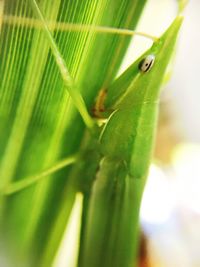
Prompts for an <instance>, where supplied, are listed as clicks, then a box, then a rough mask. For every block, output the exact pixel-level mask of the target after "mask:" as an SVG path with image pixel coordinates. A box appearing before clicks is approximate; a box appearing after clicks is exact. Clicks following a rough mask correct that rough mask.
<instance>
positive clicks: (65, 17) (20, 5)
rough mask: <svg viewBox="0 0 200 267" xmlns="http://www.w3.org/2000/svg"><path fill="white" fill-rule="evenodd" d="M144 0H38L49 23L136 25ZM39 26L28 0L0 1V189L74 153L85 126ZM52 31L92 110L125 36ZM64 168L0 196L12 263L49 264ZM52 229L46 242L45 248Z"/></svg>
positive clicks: (64, 198) (65, 202) (63, 207)
mask: <svg viewBox="0 0 200 267" xmlns="http://www.w3.org/2000/svg"><path fill="white" fill-rule="evenodd" d="M145 2H146V1H145V0H143V1H132V0H129V1H125V0H124V1H121V0H117V1H116V0H112V1H110V0H102V1H99V0H92V1H90V0H88V1H82V0H76V1H67V0H58V1H57V0H56V1H54V0H50V1H49V0H44V1H38V3H39V7H40V8H41V10H42V12H43V14H44V17H45V20H46V21H51V22H53V24H55V23H57V22H62V23H64V24H65V23H72V24H77V23H78V24H84V25H85V24H86V25H87V24H92V25H102V26H104V25H105V26H110V27H116V28H128V29H135V26H136V24H137V21H138V19H139V17H140V14H141V12H142V9H143V7H144V4H145ZM38 25H39V26H38ZM42 25H43V24H42V23H41V21H38V19H37V18H36V17H35V15H34V12H33V9H32V5H30V1H26V0H7V1H5V2H4V17H3V22H2V28H1V39H0V52H1V53H0V72H1V77H0V161H1V162H0V163H1V167H0V177H1V180H0V189H1V191H2V190H4V188H6V187H7V186H9V185H10V184H12V183H14V182H16V181H19V180H21V179H26V178H27V177H30V176H34V175H35V174H39V173H40V172H42V171H43V170H44V169H48V168H51V166H54V165H55V163H56V162H58V161H59V160H62V159H63V158H66V157H68V156H70V155H72V154H74V153H77V152H78V151H79V148H80V144H81V141H82V138H83V132H84V128H85V126H84V124H83V122H82V119H81V117H80V115H79V113H78V111H77V109H76V108H75V107H74V104H73V102H72V101H71V98H70V97H69V95H68V93H67V91H66V89H65V84H64V82H63V79H62V77H61V75H60V73H59V69H58V66H57V64H56V61H55V56H54V55H53V53H52V50H51V44H50V42H49V40H48V39H47V38H46V35H45V32H44V28H43V26H42ZM55 25H56V24H55ZM52 34H53V37H54V39H55V42H56V45H57V47H58V49H59V50H60V51H61V54H62V55H63V58H64V60H65V63H66V66H67V68H68V70H69V73H70V75H71V76H72V78H73V79H74V80H75V82H76V84H77V86H78V88H80V92H81V95H82V96H83V98H84V100H85V102H86V106H87V108H88V110H89V111H91V110H92V106H93V103H94V100H95V97H96V95H97V92H98V91H99V90H100V89H101V87H104V86H106V85H107V84H110V83H111V81H112V80H113V79H114V77H115V75H116V72H117V70H118V68H119V66H120V64H121V62H122V58H123V55H124V53H125V51H126V48H127V46H128V43H129V41H130V37H127V36H123V35H120V36H119V35H108V34H107V33H103V34H101V33H97V32H95V31H92V30H91V31H88V32H87V31H73V30H69V31H62V30H60V29H59V28H56V26H55V29H54V31H53V32H52ZM69 171H70V168H68V170H66V169H64V170H61V171H59V172H58V173H55V174H54V175H51V176H49V177H48V178H45V179H42V180H41V181H40V182H38V183H37V184H34V185H33V186H31V187H28V188H27V189H25V190H22V191H20V192H18V193H16V194H13V195H10V196H5V195H4V196H3V195H2V196H1V198H0V219H1V239H2V240H3V242H4V240H6V243H5V249H6V244H7V243H8V244H7V249H6V250H7V254H8V255H7V257H9V258H12V257H11V256H10V255H13V261H14V262H15V266H17V264H18V263H19V265H20V267H21V266H22V264H23V262H25V263H24V264H25V265H26V264H27V265H28V266H42V267H45V266H47V267H49V266H50V265H51V263H52V260H53V258H54V255H55V253H56V251H57V248H58V246H59V242H60V239H61V237H62V234H63V232H64V230H65V227H66V223H67V220H68V216H69V214H70V209H71V205H72V204H73V198H74V193H75V192H72V196H71V198H70V196H68V195H65V192H66V190H68V188H67V189H66V188H65V187H66V186H67V185H68V175H69ZM52 176H53V177H52ZM83 179H84V176H83ZM60 218H61V219H60ZM54 232H55V233H56V234H54ZM52 236H53V246H51V247H49V244H51V240H52ZM11 250H13V252H10V251H11ZM16 258H17V259H18V261H17V260H16ZM26 261H27V262H26Z"/></svg>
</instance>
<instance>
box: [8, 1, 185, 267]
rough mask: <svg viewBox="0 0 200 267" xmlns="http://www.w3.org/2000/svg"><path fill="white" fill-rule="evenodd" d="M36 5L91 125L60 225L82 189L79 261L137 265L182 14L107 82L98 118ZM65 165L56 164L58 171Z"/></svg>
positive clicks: (92, 266) (96, 265) (94, 266)
mask: <svg viewBox="0 0 200 267" xmlns="http://www.w3.org/2000/svg"><path fill="white" fill-rule="evenodd" d="M33 7H34V10H35V11H36V13H37V15H38V16H39V18H40V19H41V20H42V21H43V23H44V28H45V32H46V34H47V37H48V38H49V42H50V44H51V48H52V52H53V54H54V56H55V59H56V62H57V65H58V67H59V69H60V72H61V75H62V77H63V80H64V82H65V84H66V87H67V89H68V91H69V94H70V95H71V97H72V100H73V102H74V104H75V106H76V107H77V108H78V110H79V112H80V114H81V115H82V117H83V120H84V122H85V124H86V126H87V127H88V130H86V132H85V137H84V139H83V143H82V148H81V151H80V152H79V154H78V155H77V156H76V158H77V159H78V160H77V163H76V162H75V160H74V159H73V158H72V159H71V161H70V160H69V161H67V162H65V163H66V164H65V166H66V165H67V164H71V163H74V162H75V163H74V165H73V167H72V169H71V173H70V176H69V182H68V187H67V188H66V194H67V196H68V199H69V202H68V204H67V206H66V205H65V203H63V212H61V215H60V216H62V217H58V220H57V226H55V227H60V222H61V221H63V224H64V223H66V221H67V218H68V217H69V214H70V211H71V208H72V206H73V203H74V199H75V195H76V193H77V192H82V193H83V195H84V203H83V214H82V230H81V237H80V239H81V242H80V244H81V245H80V254H79V262H78V266H79V267H100V266H103V267H111V266H115V267H122V266H124V267H131V266H133V262H134V259H136V254H137V239H138V218H139V207H140V201H141V197H142V193H143V189H144V185H145V180H146V176H147V174H148V168H149V165H150V162H151V156H152V149H153V144H154V135H155V127H156V120H157V113H158V103H159V95H160V87H161V83H162V80H163V76H164V74H165V71H166V68H167V65H168V63H169V60H170V58H171V55H172V52H173V50H174V45H175V41H176V38H177V34H178V31H179V28H180V25H181V22H182V17H180V16H178V17H177V18H176V19H175V21H174V22H173V23H172V25H171V26H170V27H169V29H168V30H167V31H166V32H165V33H164V34H163V35H162V36H161V38H159V39H158V40H156V41H155V42H154V44H153V45H152V47H151V48H150V49H149V50H148V51H147V52H145V53H144V54H143V55H142V56H141V57H140V58H139V59H138V60H136V62H134V63H133V64H132V65H131V66H130V67H129V68H128V69H127V70H126V71H125V72H124V73H123V74H122V75H121V76H120V77H119V78H117V79H116V80H115V81H114V82H113V83H112V84H111V85H110V86H109V87H108V88H106V89H103V90H101V92H100V94H99V97H97V101H96V103H98V104H96V105H95V111H96V112H97V113H98V115H99V116H100V117H102V118H104V121H105V122H104V124H103V125H101V126H99V125H98V123H96V121H98V118H97V119H96V118H94V117H92V116H90V115H89V114H88V112H87V109H86V106H85V104H84V102H83V99H82V97H81V96H80V95H79V94H78V91H77V90H76V87H75V84H74V82H73V81H72V80H71V78H70V76H69V73H68V71H67V68H66V65H65V62H64V60H63V59H62V57H61V55H60V54H59V51H58V49H57V47H56V45H55V42H54V40H53V37H52V35H51V33H50V31H49V30H48V27H47V26H46V24H45V21H44V19H43V16H42V14H41V12H40V10H39V8H38V6H37V4H36V2H35V1H33ZM99 103H100V104H99ZM99 116H98V117H99ZM63 166H64V165H62V164H61V165H59V166H58V167H57V168H56V167H55V168H54V169H53V170H52V172H53V171H56V170H58V169H60V168H62V167H63ZM49 173H50V172H48V174H49ZM43 176H45V173H44V174H43ZM83 177H84V179H83ZM38 179H40V176H37V177H32V178H30V179H29V181H28V182H27V183H26V184H24V186H23V185H20V184H19V183H18V184H17V183H16V184H13V185H11V186H10V187H9V188H8V189H7V193H8V194H11V193H13V192H16V191H17V190H20V189H22V188H23V187H26V186H28V185H30V184H32V183H33V182H35V181H37V180H38ZM63 214H64V215H63ZM63 216H64V219H63ZM61 228H62V227H61ZM62 231H63V230H62V229H61V231H60V235H59V234H58V232H59V230H58V231H57V232H56V234H55V236H54V233H52V236H51V237H50V241H49V247H48V248H47V252H46V254H48V253H49V251H48V250H51V249H52V247H53V243H55V242H59V239H60V238H61V235H62ZM55 239H57V241H55ZM51 241H52V242H51ZM102 255H103V257H102Z"/></svg>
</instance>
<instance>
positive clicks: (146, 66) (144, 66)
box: [139, 55, 155, 72]
mask: <svg viewBox="0 0 200 267" xmlns="http://www.w3.org/2000/svg"><path fill="white" fill-rule="evenodd" d="M154 61H155V56H154V55H148V56H147V57H146V58H144V59H143V60H142V61H141V62H140V64H139V69H140V71H141V72H148V71H149V70H150V69H151V68H152V66H153V64H154Z"/></svg>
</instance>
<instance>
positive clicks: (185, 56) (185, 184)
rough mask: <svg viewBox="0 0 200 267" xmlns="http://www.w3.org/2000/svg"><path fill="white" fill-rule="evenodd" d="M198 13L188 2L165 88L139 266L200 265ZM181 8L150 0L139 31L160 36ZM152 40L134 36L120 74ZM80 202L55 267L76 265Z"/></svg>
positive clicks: (194, 2) (199, 4) (170, 1)
mask: <svg viewBox="0 0 200 267" xmlns="http://www.w3.org/2000/svg"><path fill="white" fill-rule="evenodd" d="M199 11H200V1H198V0H190V1H189V3H188V5H187V6H186V9H185V11H184V16H185V19H184V23H183V26H182V31H181V34H180V38H179V41H178V44H177V51H176V53H175V55H174V60H173V64H172V66H171V68H170V69H169V76H170V80H169V82H167V83H166V84H165V85H164V87H163V94H162V98H161V103H160V116H159V123H158V131H157V139H156V148H155V154H154V163H153V164H152V166H151V168H150V173H149V177H148V181H147V185H146V188H145V192H144V198H143V202H142V207H141V229H142V230H141V231H142V235H141V249H140V267H199V266H200V245H199V244H200V119H199V118H200V105H199V101H200V85H199V75H200V74H199V71H200V67H199V62H200V53H199V47H200V31H199V25H200V13H199ZM177 12H178V11H177V1H176V0H162V1H160V0H149V1H148V4H147V6H146V8H145V11H144V16H142V20H141V21H140V23H139V26H138V30H139V31H142V32H145V33H149V34H152V35H155V36H159V35H160V34H162V33H163V31H165V29H166V28H167V27H168V26H169V24H170V23H171V22H172V20H173V19H174V17H175V16H176V14H177ZM151 44H152V42H151V40H148V39H145V38H141V37H134V38H133V41H132V43H131V45H130V48H129V50H128V52H127V55H126V57H125V59H124V64H123V66H122V68H121V70H120V72H122V71H123V70H124V69H126V68H127V67H128V65H129V64H131V63H132V62H133V61H134V59H135V58H137V57H138V56H139V55H141V53H143V52H144V51H145V50H146V49H147V48H148V47H149V46H151ZM120 72H119V73H120ZM81 201H82V197H81V196H80V195H78V196H77V202H76V204H75V207H74V210H73V214H72V216H71V221H70V223H69V225H68V228H67V230H66V237H65V238H64V239H63V244H62V246H61V250H60V252H59V254H58V256H57V258H56V261H55V267H63V266H68V267H73V266H75V262H76V257H75V256H76V249H74V248H75V247H76V248H77V247H78V243H77V237H78V233H77V229H79V224H78V222H77V221H78V217H77V216H78V214H80V209H81ZM75 232H76V234H75ZM69 240H70V242H69ZM72 242H73V245H72ZM69 244H70V246H68V245H69ZM66 251H67V254H66ZM72 254H74V257H72ZM63 255H64V256H63ZM69 259H70V260H69ZM66 261H68V264H67V265H66Z"/></svg>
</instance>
